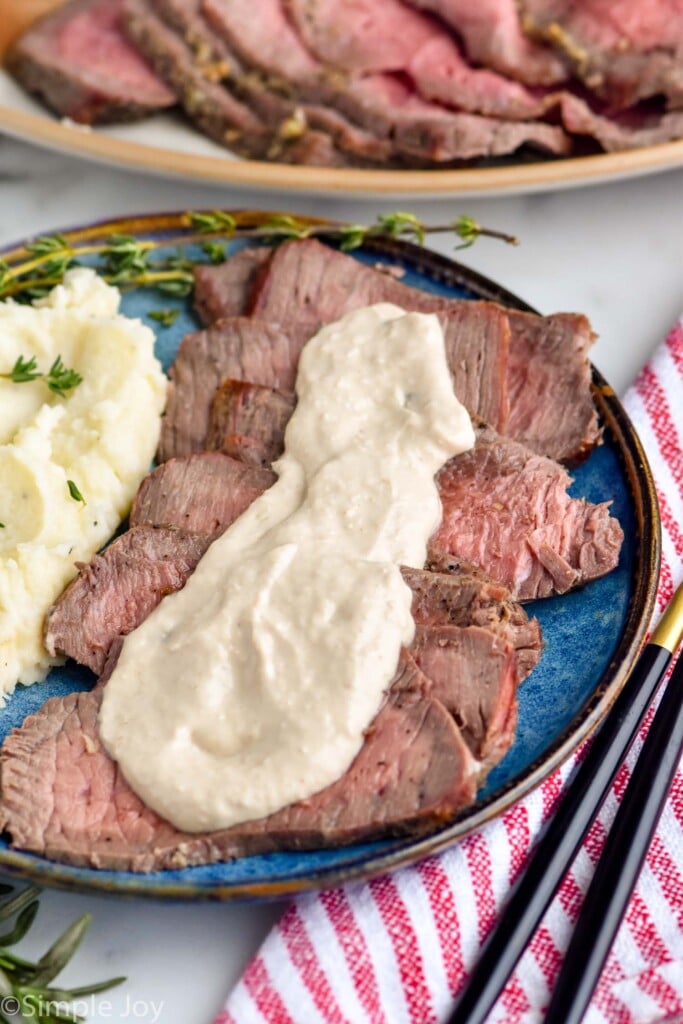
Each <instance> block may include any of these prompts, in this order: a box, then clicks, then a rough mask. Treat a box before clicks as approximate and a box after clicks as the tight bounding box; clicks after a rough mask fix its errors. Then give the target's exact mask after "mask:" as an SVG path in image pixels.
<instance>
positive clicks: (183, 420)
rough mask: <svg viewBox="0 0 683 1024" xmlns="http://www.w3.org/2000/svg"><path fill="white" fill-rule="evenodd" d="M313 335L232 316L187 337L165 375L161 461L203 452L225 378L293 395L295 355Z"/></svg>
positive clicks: (303, 329)
mask: <svg viewBox="0 0 683 1024" xmlns="http://www.w3.org/2000/svg"><path fill="white" fill-rule="evenodd" d="M311 333H312V332H311V331H310V329H309V328H307V327H306V326H303V327H301V328H299V327H294V326H292V327H290V328H288V329H287V330H286V331H285V330H284V329H282V328H280V327H278V326H277V325H274V324H265V323H260V322H259V321H256V320H249V319H245V318H240V317H233V318H228V319H225V320H219V321H218V322H217V323H215V324H213V325H212V326H211V327H209V328H208V329H207V330H205V331H199V332H197V333H195V334H188V335H187V336H186V337H185V338H184V339H183V341H182V343H181V345H180V348H179V349H178V353H177V355H176V358H175V361H174V363H173V366H172V367H171V371H170V374H169V376H170V382H169V386H168V395H167V401H166V415H165V416H164V419H163V421H162V427H161V439H160V442H159V459H160V460H161V461H163V460H165V459H168V458H171V457H172V456H180V455H187V454H189V453H190V452H193V451H200V450H201V449H202V448H203V447H204V444H205V440H206V435H207V432H208V429H209V415H210V409H211V400H212V398H213V396H214V394H215V392H216V389H217V388H218V387H219V386H220V384H222V382H223V381H224V380H225V379H226V378H227V377H230V378H232V379H233V380H248V381H252V382H253V383H254V384H261V385H265V386H267V387H273V388H280V389H282V390H283V391H292V390H293V389H294V382H295V380H296V367H297V364H298V360H299V354H300V352H301V349H302V347H303V344H304V342H305V341H306V340H307V339H308V337H310V335H311Z"/></svg>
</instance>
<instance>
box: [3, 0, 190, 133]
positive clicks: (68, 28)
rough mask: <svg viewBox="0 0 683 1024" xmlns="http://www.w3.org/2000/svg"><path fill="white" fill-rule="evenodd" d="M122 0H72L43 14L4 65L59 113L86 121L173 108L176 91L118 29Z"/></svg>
mask: <svg viewBox="0 0 683 1024" xmlns="http://www.w3.org/2000/svg"><path fill="white" fill-rule="evenodd" d="M122 4H123V0H71V2H70V3H67V4H64V5H60V6H59V7H58V8H57V9H56V10H55V11H53V12H51V13H50V14H48V15H47V16H46V17H44V18H41V19H40V20H39V21H37V22H36V23H35V24H33V25H32V26H31V27H30V28H29V29H28V31H27V32H25V33H24V34H23V35H22V36H21V37H20V38H19V39H18V40H17V41H16V43H15V44H14V45H13V46H12V47H11V48H10V50H9V52H8V54H7V56H6V58H5V63H6V65H7V67H8V68H9V70H10V71H11V72H12V74H14V75H15V76H16V77H17V78H18V79H19V81H20V82H21V84H22V85H23V86H25V88H27V89H28V90H29V91H30V92H34V93H37V94H38V95H39V96H40V97H41V99H42V100H43V101H44V102H45V103H47V105H48V106H49V107H51V108H52V109H53V110H54V111H55V112H56V113H58V114H61V115H62V116H63V117H69V118H71V120H72V121H79V122H81V123H83V124H95V123H104V122H108V121H131V120H135V119H137V118H140V117H146V116H148V115H149V114H152V113H154V112H155V111H158V110H164V109H166V108H167V107H170V106H173V104H174V103H175V102H176V97H175V93H174V92H173V91H171V90H170V89H168V88H167V87H166V85H165V84H164V83H163V81H162V80H161V79H160V78H157V76H156V75H155V74H154V72H153V71H152V69H151V68H150V67H149V65H148V64H147V63H146V62H145V60H144V59H143V58H142V57H141V56H140V54H139V53H138V52H137V50H136V49H134V47H133V46H131V44H130V43H129V42H128V40H127V39H126V37H125V35H124V34H123V32H122V31H121V29H120V25H119V18H120V15H121V9H122Z"/></svg>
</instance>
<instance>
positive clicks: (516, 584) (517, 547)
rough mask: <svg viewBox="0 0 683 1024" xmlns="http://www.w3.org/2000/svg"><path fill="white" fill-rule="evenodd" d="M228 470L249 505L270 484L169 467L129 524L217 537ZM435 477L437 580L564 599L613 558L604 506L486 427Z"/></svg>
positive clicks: (614, 525)
mask: <svg viewBox="0 0 683 1024" xmlns="http://www.w3.org/2000/svg"><path fill="white" fill-rule="evenodd" d="M209 459H224V460H226V462H227V463H229V464H230V466H228V467H227V471H226V470H224V469H223V468H222V467H220V466H219V467H217V469H218V471H217V472H216V474H215V481H214V482H213V484H212V486H211V487H209V486H208V485H207V488H206V489H207V498H206V501H207V503H209V501H210V504H207V509H206V512H205V513H203V512H202V510H201V509H200V508H197V504H199V503H200V502H199V499H197V498H196V496H195V494H194V493H193V488H194V489H196V488H198V487H200V486H202V485H201V477H202V470H203V466H205V465H209V463H208V461H207V460H209ZM234 467H240V468H241V470H242V471H243V472H244V473H245V474H250V475H249V476H248V477H246V478H245V479H246V480H247V484H248V487H249V488H251V489H252V490H251V491H250V492H249V493H252V494H253V497H256V493H255V492H256V491H257V488H258V484H259V483H260V480H259V479H258V475H260V477H261V479H263V480H264V483H263V484H262V485H261V490H263V489H264V488H265V487H266V486H269V484H268V482H267V480H268V470H263V469H258V468H257V467H255V466H250V465H248V464H247V463H239V462H236V461H235V460H233V459H230V458H229V457H228V456H227V455H221V453H219V452H205V453H201V454H198V455H193V456H189V457H187V458H185V459H172V460H170V461H169V462H167V463H164V464H163V465H162V466H160V467H159V468H158V469H157V470H155V471H154V473H152V474H151V475H150V476H149V477H147V478H146V480H145V481H144V482H143V485H142V487H141V488H140V491H139V492H138V497H137V498H136V499H135V503H134V505H133V512H132V513H131V522H132V523H139V522H150V523H153V524H155V525H159V526H177V527H180V528H182V529H197V530H200V531H201V532H205V533H209V532H219V531H220V530H221V529H225V527H226V526H227V525H228V524H229V523H230V522H232V520H233V518H234V516H233V515H232V510H233V508H234V506H235V504H236V503H241V502H242V501H243V500H244V498H243V496H242V493H238V495H237V497H234V496H233V490H234V486H235V485H233V484H232V483H231V478H234V477H236V476H237V471H236V470H235V469H234ZM190 474H191V475H190ZM436 479H437V484H438V487H439V494H440V497H441V503H442V506H443V520H442V524H441V526H440V528H439V529H438V530H437V532H436V533H435V534H434V536H433V537H432V539H431V541H430V544H429V556H428V557H429V565H430V568H433V569H435V570H436V571H438V572H450V571H451V570H452V569H454V568H455V569H457V570H458V571H461V570H462V567H463V563H465V566H468V565H475V566H477V567H478V568H480V569H482V570H483V571H484V572H485V573H487V574H488V575H489V576H490V577H491V578H492V579H494V580H496V581H498V582H501V583H503V584H504V585H505V586H506V587H508V588H509V590H510V591H511V593H512V595H513V596H514V597H515V598H517V599H519V600H531V599H532V598H536V597H547V596H549V595H550V594H555V593H557V594H563V593H565V592H566V591H567V590H570V589H571V588H572V587H576V586H579V585H581V584H583V583H586V582H588V581H589V580H592V579H596V578H597V577H599V576H603V575H605V573H607V572H610V571H611V570H612V569H613V568H614V567H615V566H616V564H617V562H618V560H619V551H620V548H621V543H622V540H623V532H622V530H621V527H620V526H619V523H618V522H617V521H616V520H615V519H613V518H612V517H611V516H610V514H609V503H603V504H599V505H593V504H591V503H590V502H588V501H585V500H583V499H577V498H570V497H569V495H568V494H567V488H568V486H569V484H570V483H571V480H570V477H569V476H568V474H567V472H566V470H565V469H564V468H563V467H562V466H560V465H559V463H557V462H554V461H553V460H552V459H547V458H544V457H543V456H540V455H536V454H535V453H534V452H532V451H531V450H530V449H529V448H526V447H525V446H524V445H522V444H519V443H518V442H516V441H511V440H509V439H508V438H504V437H500V435H498V434H496V432H495V431H493V430H491V429H490V428H480V429H479V430H478V431H477V443H476V445H475V447H474V449H473V450H472V451H470V452H465V453H464V454H462V455H459V456H457V457H456V458H454V459H451V460H450V461H449V462H447V463H446V465H445V466H444V467H443V469H442V470H441V471H440V472H439V474H438V476H437V478H436ZM223 480H225V481H226V487H229V489H230V490H229V493H228V494H227V495H225V496H222V495H221V494H220V493H218V487H219V486H220V484H221V482H222V481H223ZM270 480H271V482H272V480H273V477H272V475H271V476H270ZM245 493H246V492H245ZM209 495H211V498H210V497H209ZM252 500H253V499H252ZM243 507H246V504H245V505H244V506H243ZM143 509H144V514H142V515H141V512H142V510H143Z"/></svg>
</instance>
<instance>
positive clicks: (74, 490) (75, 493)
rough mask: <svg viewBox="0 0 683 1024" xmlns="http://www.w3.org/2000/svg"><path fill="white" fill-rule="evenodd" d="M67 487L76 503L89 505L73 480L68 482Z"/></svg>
mask: <svg viewBox="0 0 683 1024" xmlns="http://www.w3.org/2000/svg"><path fill="white" fill-rule="evenodd" d="M66 486H67V487H68V488H69V494H70V495H71V497H72V498H73V500H74V501H82V502H83V504H84V505H86V504H87V502H86V500H85V498H84V497H83V495H82V494H81V492H80V491H79V489H78V487H77V485H76V484H75V483H74V482H73V480H67V482H66Z"/></svg>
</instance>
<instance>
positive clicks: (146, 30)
mask: <svg viewBox="0 0 683 1024" xmlns="http://www.w3.org/2000/svg"><path fill="white" fill-rule="evenodd" d="M122 14H123V23H124V26H125V30H126V33H127V34H128V36H129V37H130V39H131V40H132V42H133V43H134V44H135V46H136V47H137V49H138V50H139V51H140V52H141V53H143V54H144V56H145V57H146V58H147V59H148V60H149V62H150V64H151V65H152V67H153V68H154V70H155V71H156V72H157V74H158V75H159V76H160V77H161V78H162V79H163V80H164V81H165V82H166V83H167V85H168V86H169V87H170V88H171V89H172V90H173V92H174V93H175V94H176V95H177V96H178V97H179V98H180V101H181V103H182V105H183V108H184V110H185V112H186V114H187V115H188V117H190V118H191V120H193V121H194V122H195V123H196V124H197V126H198V127H199V128H200V129H201V130H202V131H203V132H204V133H205V134H206V135H208V136H209V137H210V138H212V139H215V140H216V141H217V142H220V143H223V144H224V145H232V146H233V147H234V148H235V149H238V150H239V149H240V148H241V146H243V147H244V149H245V150H246V151H247V152H249V153H253V154H254V155H258V154H265V153H266V151H267V150H268V147H269V146H270V143H271V133H270V131H269V130H268V128H267V126H266V125H265V124H264V123H263V122H262V121H261V120H260V118H259V117H257V116H256V114H255V113H254V112H253V111H252V110H250V109H249V107H248V106H247V105H246V104H244V103H241V102H240V101H239V100H238V99H237V98H236V97H235V96H233V94H232V93H231V92H230V91H229V90H228V89H225V88H223V85H222V83H221V81H220V80H218V81H217V80H216V77H215V65H211V72H207V70H206V69H205V68H203V67H202V66H201V65H198V64H196V63H195V61H194V55H193V53H192V50H191V49H190V48H189V47H188V46H187V45H186V43H185V42H184V40H183V39H182V38H181V37H180V36H178V35H177V34H176V33H175V32H174V31H173V30H172V29H171V28H169V27H168V26H167V25H166V24H165V22H164V21H163V20H162V19H161V18H159V17H157V15H156V13H155V11H154V9H153V7H152V5H151V4H150V3H149V2H148V0H124V2H123V12H122ZM229 70H230V69H229V68H227V67H226V68H225V74H226V76H227V75H228V74H229Z"/></svg>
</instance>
